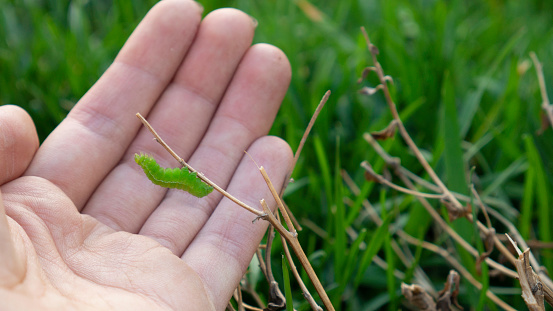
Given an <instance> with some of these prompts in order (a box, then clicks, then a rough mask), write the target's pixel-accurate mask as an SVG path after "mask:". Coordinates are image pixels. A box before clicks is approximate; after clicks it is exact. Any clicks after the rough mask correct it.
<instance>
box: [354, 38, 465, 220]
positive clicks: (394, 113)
mask: <svg viewBox="0 0 553 311" xmlns="http://www.w3.org/2000/svg"><path fill="white" fill-rule="evenodd" d="M361 31H362V32H363V36H364V37H365V41H366V42H367V47H368V49H369V52H370V54H371V56H372V60H373V64H374V66H375V69H374V71H375V72H376V74H377V75H378V79H379V80H380V85H382V92H383V93H384V98H385V99H386V103H387V104H388V108H389V109H390V112H391V113H392V117H393V118H394V120H396V122H397V127H398V129H399V132H400V134H401V137H403V140H404V141H405V143H406V144H407V146H409V148H410V149H411V150H412V151H413V153H414V154H415V156H416V157H417V160H418V161H419V163H420V164H421V165H422V167H423V168H424V170H425V171H426V173H427V174H428V175H429V176H430V178H431V179H432V181H434V183H435V184H436V185H437V186H438V187H440V190H441V192H442V194H444V195H445V197H446V198H447V200H448V201H449V202H451V204H452V205H453V207H454V208H456V209H457V210H458V212H459V214H462V213H463V212H464V208H463V206H462V205H461V203H460V202H459V201H458V200H457V199H456V198H455V197H454V196H453V194H452V193H451V192H450V191H449V189H448V188H447V187H446V186H445V185H444V183H443V182H442V180H441V179H440V178H439V177H438V175H436V172H434V170H433V169H432V167H431V166H430V164H428V162H427V161H426V159H425V158H424V156H423V155H422V153H421V152H420V150H419V148H418V147H417V145H416V144H415V142H414V141H413V139H412V138H411V136H410V135H409V133H408V132H407V129H406V128H405V126H404V125H403V122H402V121H401V118H400V117H399V113H398V111H397V107H396V104H395V103H394V101H393V100H392V96H391V95H390V90H389V89H388V86H387V80H389V79H387V78H386V77H385V75H384V71H383V69H382V66H381V65H380V63H379V62H378V59H377V58H376V54H377V49H376V47H375V46H374V45H373V44H372V43H371V40H370V39H369V35H368V34H367V31H366V30H365V28H364V27H361Z"/></svg>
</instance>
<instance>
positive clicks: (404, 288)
mask: <svg viewBox="0 0 553 311" xmlns="http://www.w3.org/2000/svg"><path fill="white" fill-rule="evenodd" d="M401 293H402V294H403V296H405V298H406V299H407V300H409V302H410V303H412V304H413V305H414V306H416V307H417V308H419V310H422V311H436V303H435V302H434V299H432V296H430V295H429V294H428V293H427V292H426V291H425V290H424V289H423V288H422V287H420V286H419V285H417V284H411V285H407V284H405V283H401Z"/></svg>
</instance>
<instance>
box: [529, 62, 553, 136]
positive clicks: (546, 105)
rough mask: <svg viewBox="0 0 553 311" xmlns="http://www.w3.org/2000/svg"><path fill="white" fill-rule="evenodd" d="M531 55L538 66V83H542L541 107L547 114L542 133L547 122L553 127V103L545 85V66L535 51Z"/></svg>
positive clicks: (535, 65) (536, 66)
mask: <svg viewBox="0 0 553 311" xmlns="http://www.w3.org/2000/svg"><path fill="white" fill-rule="evenodd" d="M530 57H531V58H532V62H533V63H534V67H535V68H536V75H537V76H538V83H539V85H540V93H541V98H542V103H541V108H542V109H543V111H544V113H545V115H546V116H547V119H546V121H547V122H544V123H545V124H542V128H541V129H540V130H539V133H540V134H541V133H542V132H543V131H545V129H546V128H547V123H549V126H552V127H553V105H551V103H550V102H549V97H548V96H547V89H546V87H545V78H544V77H543V66H542V65H541V63H540V60H539V59H538V56H537V55H536V53H534V52H530Z"/></svg>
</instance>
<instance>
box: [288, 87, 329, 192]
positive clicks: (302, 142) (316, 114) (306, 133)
mask: <svg viewBox="0 0 553 311" xmlns="http://www.w3.org/2000/svg"><path fill="white" fill-rule="evenodd" d="M329 97H330V90H328V91H326V93H325V94H324V95H323V98H322V99H321V101H320V102H319V105H317V108H316V109H315V112H314V113H313V116H311V120H309V124H307V128H306V129H305V131H304V132H303V136H302V137H301V140H300V144H299V145H298V149H296V153H295V154H294V162H292V165H291V166H290V169H289V171H288V174H287V178H286V179H285V180H284V186H283V187H282V190H281V191H280V196H281V197H282V194H283V193H284V190H286V187H287V186H288V183H289V182H290V176H291V175H292V172H293V171H294V168H295V167H296V164H297V163H298V159H299V158H300V154H301V151H302V150H303V146H304V145H305V142H306V141H307V136H309V133H310V132H311V129H312V128H313V125H315V121H316V120H317V118H318V117H319V113H321V110H323V107H324V105H325V104H326V102H327V101H328V98H329Z"/></svg>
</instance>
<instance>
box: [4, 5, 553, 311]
mask: <svg viewBox="0 0 553 311" xmlns="http://www.w3.org/2000/svg"><path fill="white" fill-rule="evenodd" d="M154 3H155V1H133V2H132V4H131V2H128V1H113V2H110V1H71V2H70V1H67V0H61V1H59V0H56V1H54V0H43V1H23V2H21V1H6V0H3V1H0V38H1V40H0V104H15V105H19V106H22V107H24V108H25V109H26V110H27V111H29V113H30V114H31V116H32V117H33V119H34V121H35V123H36V124H37V127H38V131H39V136H40V138H41V139H44V138H45V137H46V136H47V135H48V133H49V132H50V131H51V130H52V129H53V128H54V127H55V126H56V125H57V124H58V123H59V122H60V121H61V120H62V119H63V118H64V116H65V115H66V113H67V112H68V111H69V109H70V108H71V107H72V105H73V104H74V103H75V102H76V101H77V100H78V99H79V98H80V97H81V96H82V95H83V94H84V93H85V92H86V90H87V89H88V88H89V87H90V86H91V85H92V84H93V83H94V82H95V81H96V80H97V79H98V78H99V76H100V75H101V73H102V72H103V71H104V70H105V69H106V68H107V66H109V64H110V62H111V61H112V60H113V58H114V57H115V55H116V53H117V51H118V50H119V48H120V47H121V46H122V44H123V43H124V41H125V39H126V38H127V37H128V35H129V34H130V33H131V31H132V30H133V28H134V27H135V26H136V24H137V23H138V22H139V21H140V19H141V18H142V17H143V16H144V14H145V13H146V12H147V10H148V9H149V8H150V7H151V6H152V5H153V4H154ZM298 3H301V1H297V2H294V1H284V0H283V1H275V0H267V1H246V0H237V1H222V0H218V1H215V0H208V1H202V4H203V5H204V7H205V9H206V10H205V12H206V14H207V13H208V12H210V11H212V10H214V9H216V8H219V7H222V6H232V7H236V8H239V9H242V10H244V11H245V12H247V13H249V14H250V15H252V16H254V17H255V18H256V19H257V20H258V21H259V26H258V28H257V33H256V37H255V42H268V43H271V44H274V45H276V46H278V47H280V48H281V49H282V50H283V51H284V52H285V53H286V54H287V55H288V57H289V59H290V62H291V64H292V68H293V77H292V83H291V85H290V89H289V92H288V94H287V96H286V98H285V100H284V102H283V105H282V109H281V111H280V113H279V116H278V117H277V119H276V121H275V124H274V126H273V128H272V131H271V133H272V134H275V135H279V136H281V137H283V138H285V139H286V140H287V141H288V142H289V143H290V144H291V146H292V147H293V148H296V147H297V146H298V143H299V140H300V138H301V135H302V133H303V130H304V128H305V127H306V125H307V123H308V121H309V118H310V116H311V113H312V112H313V111H314V109H315V106H316V105H317V104H318V102H319V100H320V98H321V97H322V96H323V94H324V93H325V91H326V90H329V89H330V90H331V91H332V95H331V97H330V100H329V102H328V103H327V106H326V107H325V108H324V110H323V112H322V113H321V115H320V117H319V119H318V121H317V123H316V125H315V127H314V130H313V133H312V136H311V137H310V139H309V140H308V143H307V145H306V148H305V149H304V151H303V153H302V157H301V159H300V161H299V163H298V166H297V168H296V171H295V173H294V178H295V179H296V183H297V186H294V187H293V189H294V191H291V192H290V193H288V194H287V196H286V201H287V203H288V205H289V206H290V207H291V208H292V210H294V211H295V214H296V216H297V217H298V219H300V220H301V219H306V218H308V219H310V220H311V221H312V222H314V223H316V224H318V225H319V227H320V228H321V229H322V230H324V232H326V234H327V236H328V238H326V239H325V238H322V237H320V236H319V235H317V234H316V233H314V232H313V231H312V230H311V229H309V228H306V229H305V230H304V231H303V232H301V233H300V240H301V242H302V244H303V245H304V247H305V248H306V250H308V251H309V254H308V255H310V258H312V259H313V264H314V267H315V270H316V271H317V272H318V274H319V277H320V278H321V281H322V282H323V284H325V287H327V288H328V289H329V296H330V297H331V298H332V299H333V302H334V304H335V305H336V307H337V308H338V309H341V310H371V309H375V308H380V307H382V308H392V307H400V306H401V302H402V298H401V295H400V294H399V292H398V290H399V284H400V283H401V281H403V280H398V279H394V281H393V282H391V281H392V280H391V279H390V278H391V277H392V276H393V274H391V272H393V271H386V270H383V269H381V268H379V267H377V266H376V265H375V264H374V263H373V264H370V265H367V264H366V262H365V261H364V260H361V258H363V256H364V255H365V254H367V251H366V247H368V245H373V243H374V242H373V241H374V237H373V235H374V234H375V231H376V230H378V226H376V225H375V224H374V223H372V222H371V221H369V219H368V218H366V217H361V216H362V215H364V214H363V207H362V205H361V202H362V199H363V198H368V199H369V200H370V201H371V203H372V204H373V205H374V206H375V207H376V208H377V209H378V210H379V211H380V212H381V214H383V215H384V214H388V215H394V219H390V220H389V221H390V225H391V226H392V227H394V226H396V227H401V228H403V229H404V230H405V231H406V232H409V233H410V234H411V235H413V236H421V237H424V239H425V240H427V241H430V242H434V243H437V244H440V245H452V244H451V241H450V240H449V239H448V237H447V236H444V235H443V234H440V232H439V231H437V230H435V227H434V225H433V223H432V222H431V220H430V219H429V217H428V215H427V214H426V212H425V211H424V209H423V208H422V207H421V206H420V204H419V203H418V202H417V201H416V200H413V198H412V197H410V196H406V195H403V194H400V193H397V192H395V191H391V190H389V191H386V197H385V198H384V199H383V200H382V202H380V200H381V197H380V193H381V191H382V187H380V186H379V185H374V184H373V183H368V182H366V181H364V177H363V172H362V170H361V169H360V168H359V163H360V162H361V161H363V160H367V161H369V162H370V163H371V164H372V165H373V167H374V168H375V170H376V171H377V172H380V173H381V172H382V171H383V169H384V166H383V162H382V161H381V160H380V159H379V158H378V156H377V155H376V154H375V152H374V151H373V150H371V148H370V147H369V145H368V144H367V143H366V142H365V141H364V140H363V138H362V134H363V133H364V132H367V131H374V130H380V129H382V128H384V127H385V126H386V125H387V124H388V122H389V121H390V118H391V115H390V113H389V111H388V109H387V106H386V103H385V101H384V98H383V96H382V95H381V94H380V93H379V94H377V95H375V96H372V97H366V96H363V95H360V94H358V92H357V90H358V89H359V88H360V87H361V86H360V85H358V84H357V83H356V80H357V78H358V77H359V76H360V74H361V71H362V68H364V67H366V66H370V65H372V64H371V63H370V57H369V55H368V52H367V49H366V46H365V43H364V40H363V38H362V36H361V33H360V31H359V27H360V26H365V27H366V29H367V31H368V33H369V35H370V36H371V40H372V41H373V43H374V44H375V45H376V46H377V47H378V48H379V50H380V55H379V60H380V62H381V63H382V66H383V68H384V70H385V72H386V74H388V75H391V76H392V77H393V78H394V85H393V86H392V96H393V97H394V99H395V101H396V103H397V105H398V109H399V110H400V113H401V114H402V117H403V119H404V122H405V124H406V126H407V129H408V130H409V131H410V133H411V135H412V137H413V139H414V140H415V141H416V143H417V145H418V146H419V147H420V148H421V150H422V151H423V152H424V154H425V156H427V159H428V160H429V162H430V163H431V165H432V166H433V167H434V168H435V169H436V171H437V172H438V174H439V176H440V177H442V178H443V180H444V181H445V183H446V185H448V186H449V187H451V189H455V190H457V191H460V192H466V183H467V180H468V178H467V176H466V175H465V174H467V171H468V170H469V169H470V168H471V167H473V166H474V167H475V173H476V174H477V178H474V179H473V180H474V181H475V183H476V188H477V189H478V190H479V191H480V192H482V193H483V196H484V197H494V198H496V199H497V200H499V201H500V202H501V203H502V204H501V205H499V206H497V207H496V208H497V209H498V210H499V211H500V212H502V213H504V215H506V217H510V218H509V219H510V220H511V221H512V222H514V223H515V224H517V225H518V224H520V229H521V231H522V233H523V235H524V237H525V238H527V239H540V240H544V241H550V240H551V230H550V225H549V224H551V223H552V215H551V211H550V210H551V202H552V199H551V197H550V190H551V185H552V184H553V161H550V160H549V159H551V158H552V157H553V143H552V142H553V131H552V130H551V129H548V130H547V131H546V132H545V133H544V134H543V135H541V136H538V135H536V130H537V129H539V128H540V125H541V123H540V122H541V121H540V103H541V98H540V95H539V90H538V84H537V79H536V76H535V71H534V68H533V67H532V66H530V67H528V66H527V65H528V64H529V61H530V58H529V52H530V51H535V52H536V54H537V55H538V57H539V58H540V60H541V61H542V62H543V63H544V71H545V78H546V82H547V83H548V84H549V85H548V88H549V93H550V94H553V91H552V90H553V86H552V85H553V83H552V82H551V81H553V79H552V78H553V63H552V62H551V59H553V45H552V44H551V42H553V20H552V19H551V12H553V2H551V1H538V0H528V1H517V0H505V1H499V0H482V1H460V0H453V1H432V0H417V1H409V0H387V1H363V0H358V1H329V0H326V1H325V0H322V1H317V2H315V1H314V2H313V3H314V4H315V5H316V7H317V9H318V10H320V11H321V12H322V13H323V15H322V16H323V18H322V19H321V20H313V19H311V18H310V17H309V16H308V15H306V14H305V12H304V10H302V8H301V6H300V5H298ZM376 83H377V80H376V77H375V76H374V75H370V76H369V77H368V79H367V81H365V82H363V85H369V86H375V84H376ZM383 145H384V147H385V149H386V150H388V151H389V152H390V153H391V154H392V155H393V156H396V157H399V158H400V160H401V163H402V165H403V166H405V167H407V168H409V169H410V170H412V171H413V172H415V173H417V174H419V175H420V176H423V177H424V176H425V174H424V173H423V172H422V170H421V167H420V165H419V164H418V163H417V161H416V159H415V157H413V155H412V153H411V152H410V151H408V150H407V148H406V147H405V145H404V143H403V142H402V140H401V138H400V137H399V136H398V135H396V138H394V139H393V140H391V141H387V142H384V143H383ZM340 169H344V170H345V171H346V172H348V173H349V174H350V175H351V176H352V178H353V179H354V180H355V182H356V183H357V185H358V186H359V187H360V188H361V190H362V194H363V195H362V196H355V195H354V194H352V193H351V192H350V190H349V188H348V187H347V186H346V185H344V184H343V183H342V181H341V178H340V176H339V175H337V174H339V171H340ZM394 181H397V180H396V179H394ZM344 197H346V198H348V199H351V200H352V201H353V202H354V203H353V205H348V204H344V203H343V202H344V200H343V198H344ZM433 204H434V206H435V207H436V208H439V204H437V202H433ZM513 209H514V210H519V211H521V213H522V216H521V217H520V219H518V218H516V217H513ZM360 215H361V216H360ZM386 219H387V220H388V219H389V218H386ZM453 226H454V227H455V228H456V229H457V230H462V231H466V232H465V233H466V234H467V236H468V237H469V238H470V237H472V238H470V240H469V242H470V243H472V244H473V245H475V246H476V245H477V244H476V242H475V238H474V236H475V234H474V231H473V229H472V227H470V228H464V227H466V226H467V224H466V223H465V224H459V222H458V221H455V222H454V223H453ZM347 228H350V230H351V232H355V233H356V234H359V235H358V236H355V237H354V236H352V235H350V234H346V232H345V229H347ZM496 228H497V229H498V232H499V233H501V232H503V231H504V228H503V227H502V226H500V225H499V226H497V227H496ZM389 233H390V235H389V236H388V235H386V236H383V237H382V238H381V240H382V241H381V243H383V244H384V245H383V246H382V249H381V250H380V251H378V250H379V249H380V246H379V247H378V249H376V250H375V252H377V255H379V256H380V257H381V258H383V259H389V258H393V259H392V261H391V262H393V263H394V265H393V266H392V267H394V268H395V269H397V270H399V271H403V272H409V271H412V269H413V268H412V267H411V266H410V265H407V266H405V265H403V263H402V262H401V261H399V260H398V258H396V257H395V255H394V253H393V251H392V249H391V244H390V243H391V241H393V240H399V239H398V238H397V237H396V236H395V235H394V234H393V231H389ZM277 240H278V239H277ZM363 241H365V242H363ZM275 242H276V247H277V249H276V250H275V251H273V254H274V255H275V260H274V262H279V260H281V258H280V257H279V256H280V252H279V251H278V247H279V245H280V244H279V243H277V241H275ZM410 250H411V251H412V252H413V254H414V256H415V255H416V262H418V263H419V267H420V268H422V269H423V270H424V271H425V272H426V273H427V274H428V276H429V277H430V278H431V281H432V282H433V284H434V285H435V288H436V289H441V286H442V285H443V282H444V280H445V277H446V276H447V273H448V271H449V269H450V268H451V266H450V265H449V264H448V263H447V262H446V261H445V260H443V259H442V258H441V257H439V256H437V255H435V254H432V253H430V252H428V251H425V250H420V248H417V247H415V246H410ZM355 254H357V256H358V257H359V260H357V261H356V260H354V259H353V257H352V256H353V255H355ZM369 254H371V253H369ZM371 255H372V254H371ZM494 255H497V254H493V255H492V256H494ZM537 255H538V258H539V260H540V262H541V263H542V264H545V265H546V267H547V268H548V269H549V271H553V255H552V254H551V253H550V252H549V253H547V252H543V253H537ZM371 257H372V256H371ZM351 265H354V266H353V267H352V266H351ZM344 266H347V267H346V268H347V269H344ZM468 268H469V270H471V271H472V270H474V267H468ZM275 269H276V268H275ZM277 270H278V269H277ZM344 270H345V271H346V274H342V273H341V272H342V271H344ZM275 271H276V270H275ZM359 271H362V273H360V274H358V275H351V276H349V274H351V273H359ZM276 274H277V275H278V273H276ZM407 274H408V275H409V274H412V272H409V273H407ZM476 277H477V279H481V278H482V277H485V276H476ZM354 280H355V282H354ZM407 281H411V280H409V279H408V280H407ZM390 282H391V283H390ZM489 282H490V284H489V286H490V288H493V287H497V286H502V287H517V285H516V282H514V281H513V280H508V279H507V280H498V279H496V278H495V279H494V278H493V277H490V279H489ZM307 284H308V286H309V288H310V289H313V288H312V287H311V285H310V284H309V282H307ZM356 284H358V287H357V286H356ZM390 284H393V285H394V286H395V291H394V288H390ZM291 286H292V291H293V297H294V302H295V303H294V307H295V308H297V309H299V310H306V309H309V307H308V305H307V303H306V302H305V301H304V300H303V299H302V296H301V292H300V291H299V289H298V286H297V285H296V284H295V282H294V280H291ZM263 290H264V289H263V287H262V286H261V287H260V293H261V294H262V295H265V297H266V293H264V292H263ZM473 293H475V289H474V288H473V287H472V286H471V285H470V284H469V283H468V282H466V281H463V280H462V281H461V297H460V298H459V301H460V302H461V304H464V305H465V306H471V307H476V306H477V305H478V306H479V307H482V306H483V305H484V302H481V301H479V300H480V299H479V297H478V295H473ZM500 297H501V298H502V299H504V300H506V301H508V302H509V303H511V304H512V306H513V307H515V308H517V309H521V308H524V305H523V302H522V301H521V299H520V295H519V294H514V295H500ZM342 299H345V300H343V301H342ZM485 304H489V302H486V303H485Z"/></svg>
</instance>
